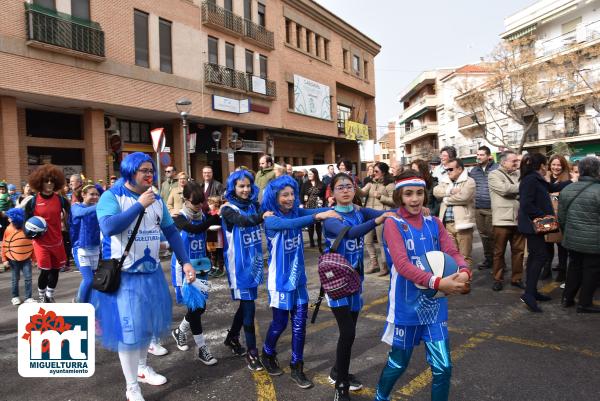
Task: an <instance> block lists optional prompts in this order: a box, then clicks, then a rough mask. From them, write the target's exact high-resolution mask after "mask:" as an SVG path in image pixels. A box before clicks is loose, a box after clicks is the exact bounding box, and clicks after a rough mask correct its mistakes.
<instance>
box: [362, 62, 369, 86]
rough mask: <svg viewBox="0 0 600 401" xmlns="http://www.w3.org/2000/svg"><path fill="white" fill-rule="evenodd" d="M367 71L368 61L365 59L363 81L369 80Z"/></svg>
mask: <svg viewBox="0 0 600 401" xmlns="http://www.w3.org/2000/svg"><path fill="white" fill-rule="evenodd" d="M367 71H369V62H368V61H366V60H365V61H364V63H363V75H364V77H365V81H368V80H369V75H368V74H367Z"/></svg>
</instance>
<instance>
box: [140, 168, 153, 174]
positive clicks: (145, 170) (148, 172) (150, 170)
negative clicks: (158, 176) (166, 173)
mask: <svg viewBox="0 0 600 401" xmlns="http://www.w3.org/2000/svg"><path fill="white" fill-rule="evenodd" d="M138 173H142V174H143V175H154V170H153V169H151V168H141V169H139V170H138Z"/></svg>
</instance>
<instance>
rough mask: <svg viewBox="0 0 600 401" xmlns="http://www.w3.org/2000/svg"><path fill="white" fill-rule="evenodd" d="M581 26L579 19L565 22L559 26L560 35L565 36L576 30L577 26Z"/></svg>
mask: <svg viewBox="0 0 600 401" xmlns="http://www.w3.org/2000/svg"><path fill="white" fill-rule="evenodd" d="M579 24H581V17H579V18H575V19H573V20H571V21H569V22H565V23H564V24H562V26H561V31H562V34H563V35H565V34H567V33H569V32H573V31H575V30H576V29H577V25H579Z"/></svg>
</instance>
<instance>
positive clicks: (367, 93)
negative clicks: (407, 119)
mask: <svg viewBox="0 0 600 401" xmlns="http://www.w3.org/2000/svg"><path fill="white" fill-rule="evenodd" d="M379 50H380V46H379V45H378V44H377V43H376V42H374V41H373V40H372V39H370V38H369V37H367V36H366V35H364V34H362V33H361V32H360V31H358V30H357V29H356V28H354V27H352V26H351V25H349V24H347V23H346V22H344V21H343V20H341V19H340V18H338V17H337V16H336V15H334V14H333V13H331V12H329V11H328V10H326V9H325V8H323V7H321V6H320V5H319V4H317V3H316V2H314V1H312V0H272V1H268V2H267V1H266V0H216V1H215V0H212V1H211V0H205V1H200V0H164V1H160V2H157V1H150V0H126V1H115V0H102V1H101V0H30V1H26V2H18V1H11V2H8V3H7V4H5V5H3V12H2V13H1V14H0V144H1V146H0V177H1V178H5V179H7V180H8V181H10V182H20V181H23V180H24V179H25V178H26V177H27V175H28V173H29V172H30V171H31V170H32V169H34V168H36V166H37V165H39V164H42V163H45V162H52V163H54V164H57V165H60V166H62V167H63V169H64V170H65V172H67V173H74V172H80V171H81V172H83V173H84V174H85V175H86V176H87V177H90V178H94V179H100V178H106V177H107V176H108V175H110V174H113V173H115V172H117V170H118V163H119V161H120V160H121V159H122V157H124V156H125V155H126V154H128V153H129V152H134V151H143V152H148V153H151V154H153V155H154V153H152V152H153V149H152V143H151V138H150V130H152V129H153V128H158V127H161V128H164V129H165V132H166V145H167V149H165V152H164V153H163V154H161V157H160V160H161V163H165V164H168V163H172V164H174V165H175V166H176V167H177V168H178V169H182V167H183V164H182V163H183V160H184V157H183V155H184V150H185V149H186V148H187V149H188V150H189V152H190V154H189V160H190V165H191V172H192V176H194V177H200V170H201V168H202V166H204V165H206V164H208V165H211V166H213V168H214V169H215V173H216V177H217V178H219V179H223V178H225V177H226V176H227V175H228V174H229V172H231V171H233V169H234V168H235V166H238V165H246V166H249V167H250V168H257V166H258V157H259V155H260V154H262V153H269V154H271V155H273V156H274V158H275V159H276V161H278V162H280V163H284V162H289V163H292V164H295V165H301V164H318V163H332V162H334V161H336V160H337V159H339V158H340V157H342V156H343V157H344V158H350V159H351V160H358V157H359V153H358V144H357V140H364V139H368V138H369V137H371V138H372V136H373V135H374V133H375V126H376V122H375V102H374V100H375V75H374V71H375V69H374V58H375V56H376V55H377V54H378V52H379ZM181 98H186V99H188V100H189V101H190V102H191V105H188V106H187V107H188V108H189V107H190V106H191V110H189V115H188V118H187V125H188V126H189V132H190V133H192V134H195V135H192V136H195V144H194V143H193V142H194V141H193V140H191V141H188V142H187V144H186V141H185V138H184V124H183V122H182V119H181V118H180V114H179V112H178V110H177V107H176V102H177V100H178V99H181ZM217 132H218V133H220V134H219V135H213V134H215V133H217ZM217 137H219V139H220V140H219V141H215V140H214V139H216V138H217ZM194 145H195V146H194Z"/></svg>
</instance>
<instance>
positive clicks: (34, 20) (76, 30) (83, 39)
mask: <svg viewBox="0 0 600 401" xmlns="http://www.w3.org/2000/svg"><path fill="white" fill-rule="evenodd" d="M25 15H26V21H27V39H28V40H32V41H36V42H41V43H47V44H50V45H54V46H58V47H63V48H65V49H70V50H75V51H78V52H82V53H87V54H92V55H94V56H98V57H104V31H102V29H101V28H100V25H99V24H97V23H93V22H88V21H78V20H77V19H76V18H72V17H69V16H68V15H66V14H61V13H57V12H56V11H54V10H47V9H45V8H43V7H39V6H33V5H30V4H28V3H26V9H25Z"/></svg>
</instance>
